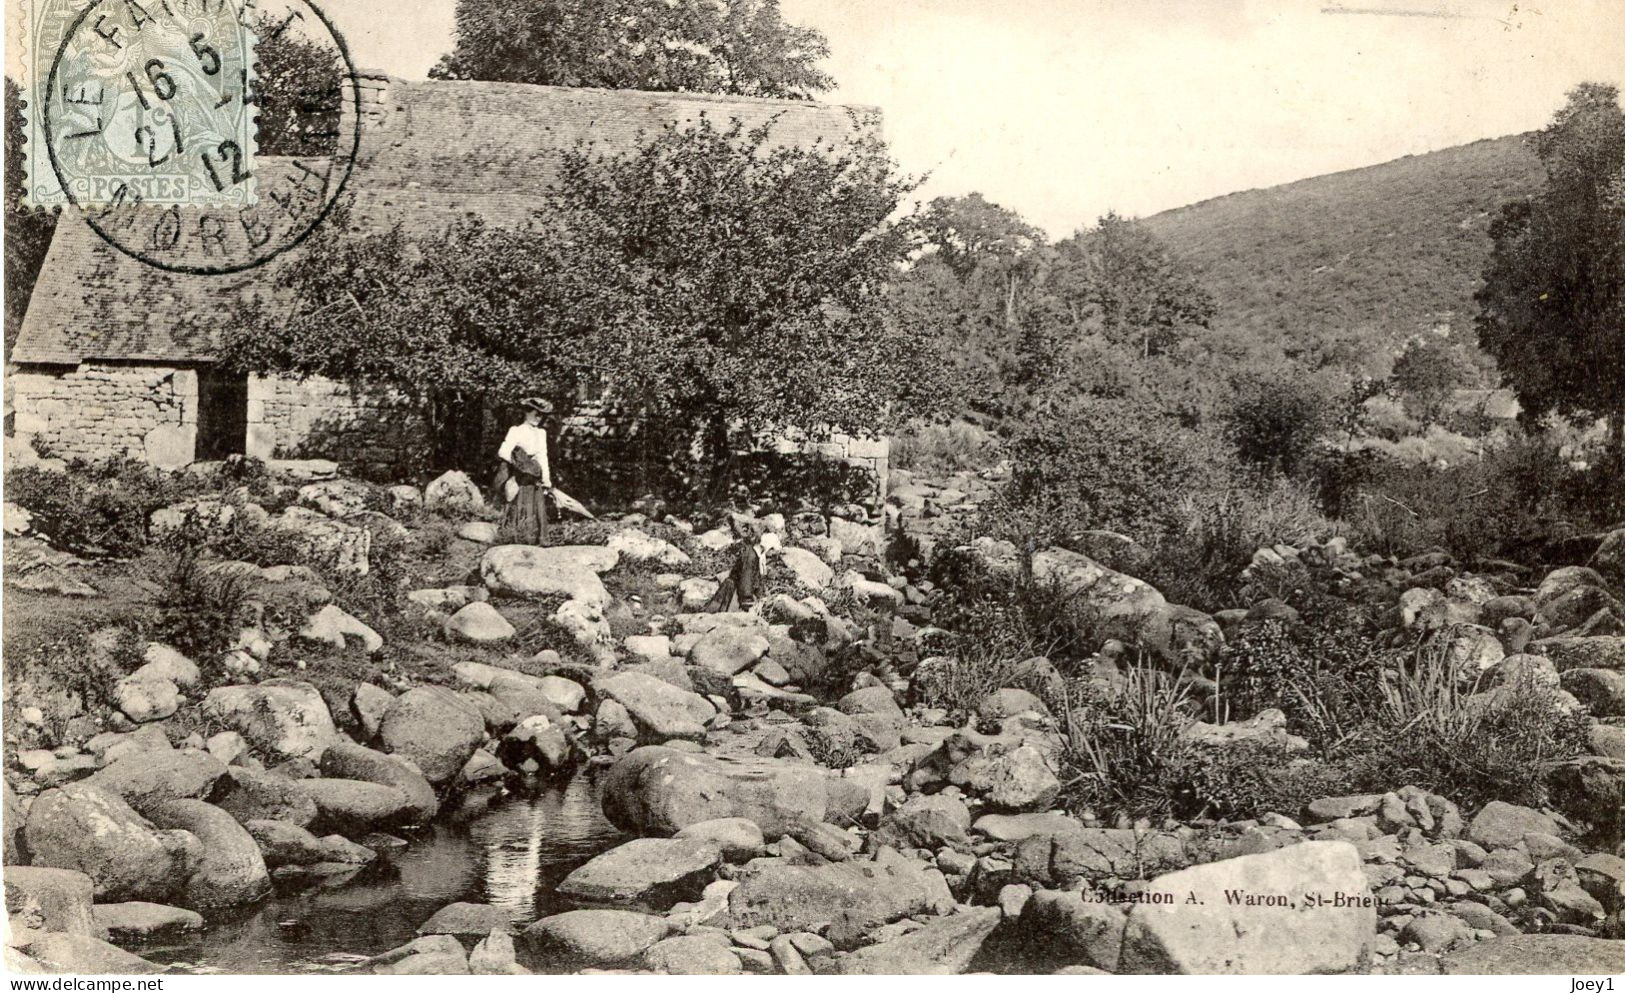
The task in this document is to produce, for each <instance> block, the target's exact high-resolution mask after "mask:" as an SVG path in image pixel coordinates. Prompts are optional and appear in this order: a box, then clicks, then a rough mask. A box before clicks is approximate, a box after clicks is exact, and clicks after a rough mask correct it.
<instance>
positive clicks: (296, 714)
mask: <svg viewBox="0 0 1625 993" xmlns="http://www.w3.org/2000/svg"><path fill="white" fill-rule="evenodd" d="M201 712H202V714H203V716H204V717H207V718H211V719H213V720H215V721H218V722H219V723H220V724H223V725H225V726H226V727H228V728H231V729H232V730H234V731H236V732H238V733H239V734H241V735H242V736H243V737H244V738H245V739H247V741H248V743H249V744H251V745H253V746H254V747H255V748H257V749H259V750H260V751H261V752H264V753H265V754H266V755H267V756H269V757H270V758H271V759H273V760H276V761H283V760H287V759H297V758H310V759H314V758H316V757H317V756H319V755H321V753H322V750H323V749H325V748H326V747H327V746H328V745H329V744H331V743H332V742H333V741H334V740H335V739H336V738H337V737H338V730H337V729H336V728H335V727H334V726H333V715H332V714H330V713H329V712H328V710H327V704H326V703H325V702H324V701H323V700H322V694H321V692H320V691H319V690H317V689H316V687H314V686H312V685H311V684H310V683H306V682H302V681H299V680H295V679H284V678H276V679H267V680H265V681H264V682H262V683H259V684H258V685H254V686H222V687H220V688H218V689H215V690H211V691H210V692H209V695H208V696H206V697H204V698H203V705H202V708H201Z"/></svg>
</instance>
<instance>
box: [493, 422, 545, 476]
mask: <svg viewBox="0 0 1625 993" xmlns="http://www.w3.org/2000/svg"><path fill="white" fill-rule="evenodd" d="M515 448H523V449H524V450H525V454H527V455H529V456H530V457H531V458H533V459H535V460H536V461H537V463H538V464H539V465H541V467H542V485H543V486H552V485H553V477H552V471H551V468H550V467H549V466H548V464H547V432H546V431H544V430H542V429H541V428H539V427H531V426H530V425H529V424H515V425H514V426H513V427H511V428H509V429H508V434H507V437H505V438H503V439H502V447H501V448H499V449H497V458H499V459H501V460H502V461H504V462H507V461H508V460H509V459H511V458H512V457H513V450H514V449H515Z"/></svg>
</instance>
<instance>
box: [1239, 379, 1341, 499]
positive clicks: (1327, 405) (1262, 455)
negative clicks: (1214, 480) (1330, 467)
mask: <svg viewBox="0 0 1625 993" xmlns="http://www.w3.org/2000/svg"><path fill="white" fill-rule="evenodd" d="M1335 396H1336V393H1335V392H1334V391H1333V390H1331V389H1330V388H1329V386H1328V384H1327V383H1325V382H1324V381H1323V377H1318V376H1314V375H1311V374H1309V373H1308V372H1307V370H1304V369H1300V368H1298V367H1296V366H1293V365H1290V364H1285V365H1281V366H1277V367H1275V368H1273V369H1267V370H1261V371H1250V372H1247V373H1243V374H1241V375H1238V376H1235V377H1233V378H1232V380H1231V392H1230V395H1229V396H1228V398H1227V399H1226V401H1225V410H1224V412H1223V415H1222V416H1223V419H1224V422H1225V426H1226V431H1227V433H1228V435H1229V437H1230V440H1231V441H1232V443H1233V444H1234V445H1235V447H1236V454H1237V455H1238V456H1239V457H1240V458H1241V460H1242V461H1243V462H1245V463H1247V464H1248V465H1251V466H1254V467H1256V468H1258V469H1260V470H1262V471H1265V472H1269V473H1284V474H1287V475H1292V474H1295V473H1297V472H1298V471H1299V470H1300V469H1302V468H1303V467H1304V466H1305V465H1307V464H1308V462H1309V460H1310V457H1311V456H1312V455H1313V454H1314V452H1315V450H1316V448H1318V447H1319V445H1320V442H1321V439H1322V438H1324V437H1325V436H1326V435H1327V433H1329V432H1330V431H1331V430H1332V428H1333V427H1334V426H1335V424H1336V420H1337V414H1338V411H1337V404H1336V401H1335V400H1334V399H1333V398H1334V397H1335Z"/></svg>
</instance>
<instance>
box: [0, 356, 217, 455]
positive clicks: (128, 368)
mask: <svg viewBox="0 0 1625 993" xmlns="http://www.w3.org/2000/svg"><path fill="white" fill-rule="evenodd" d="M10 379H11V397H12V403H13V407H14V409H15V411H16V415H15V418H14V420H13V426H12V431H13V437H12V439H11V442H10V443H11V444H18V445H33V446H34V447H35V448H37V449H41V450H43V451H44V452H45V453H46V454H49V455H51V456H53V457H56V458H69V459H71V458H82V459H105V458H112V457H116V456H120V455H129V456H133V457H135V458H139V459H144V460H146V461H148V462H152V463H153V464H155V465H163V466H166V467H175V466H179V465H185V464H186V463H188V462H190V461H191V460H192V452H193V450H194V447H195V443H196V439H197V373H196V372H195V371H193V370H191V369H175V368H169V367H165V366H152V365H91V364H86V365H80V366H75V367H70V366H29V367H24V368H20V369H17V370H15V371H13V372H12V373H11V377H10Z"/></svg>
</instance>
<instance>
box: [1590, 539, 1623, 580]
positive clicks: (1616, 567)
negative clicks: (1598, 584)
mask: <svg viewBox="0 0 1625 993" xmlns="http://www.w3.org/2000/svg"><path fill="white" fill-rule="evenodd" d="M1591 568H1593V569H1595V570H1596V571H1597V572H1598V574H1599V575H1601V576H1602V577H1603V578H1604V579H1607V580H1609V581H1611V582H1612V583H1613V584H1614V585H1615V586H1619V587H1622V588H1625V528H1617V529H1615V530H1613V531H1610V532H1609V533H1608V535H1607V536H1606V537H1604V538H1603V539H1602V544H1600V545H1598V546H1597V552H1596V554H1595V555H1593V556H1591Z"/></svg>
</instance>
